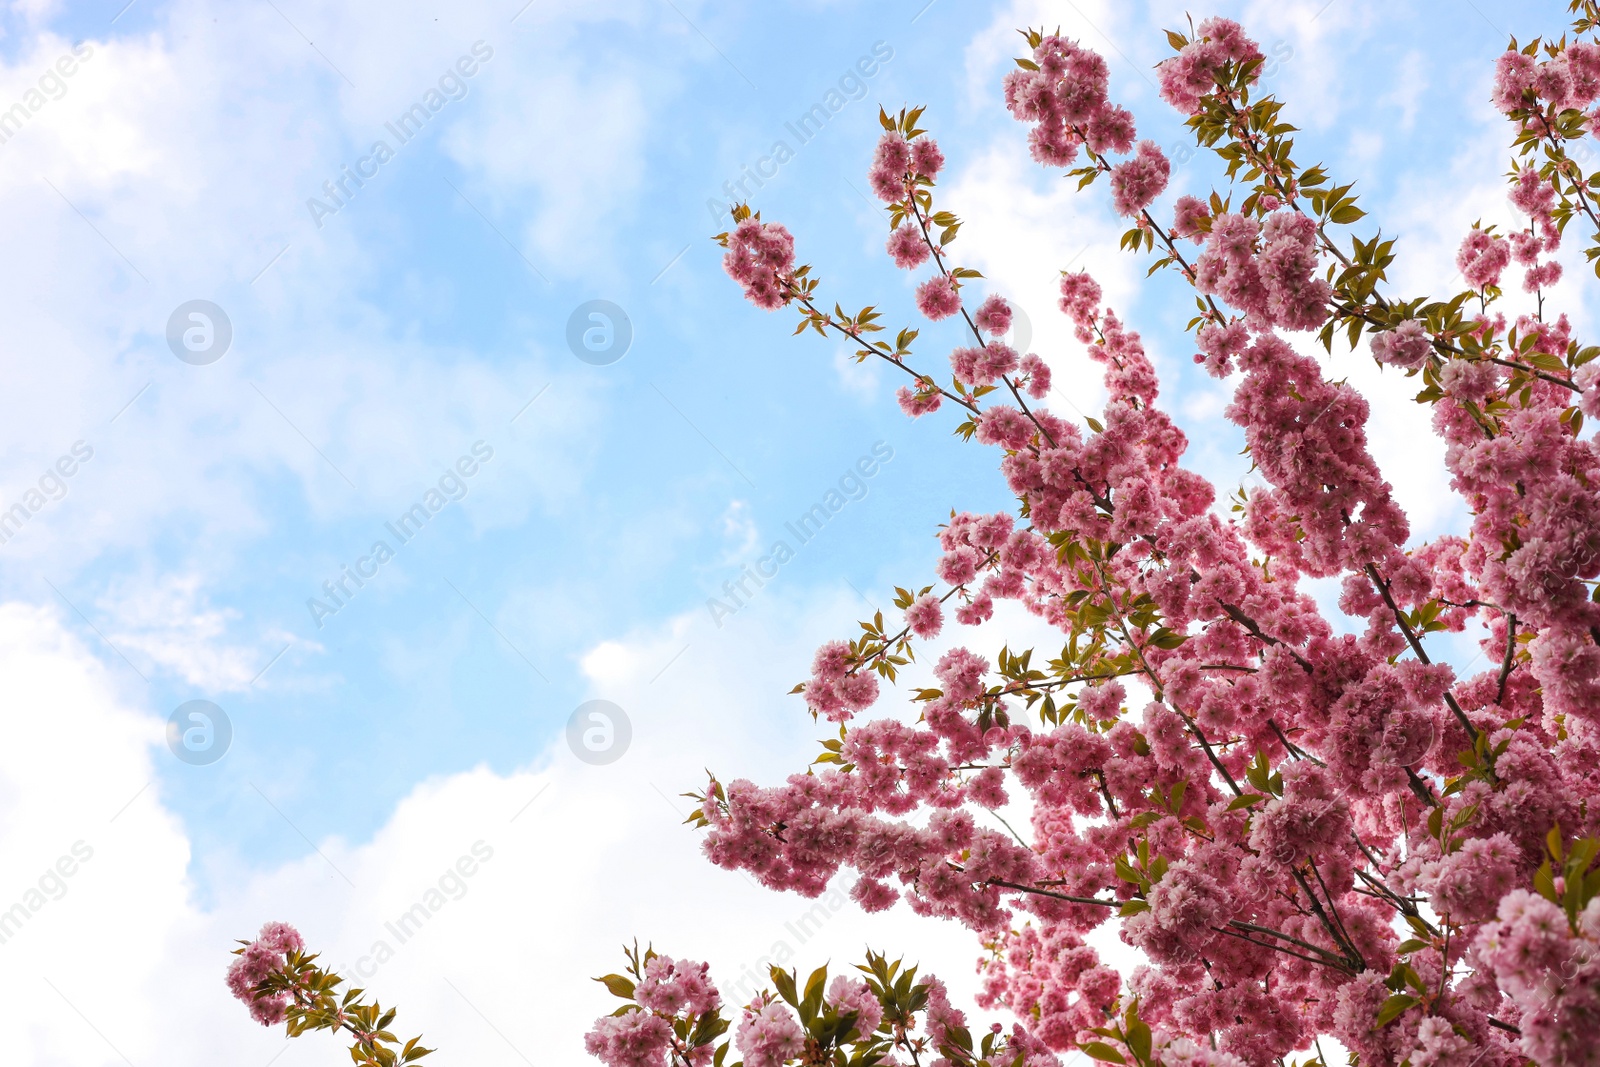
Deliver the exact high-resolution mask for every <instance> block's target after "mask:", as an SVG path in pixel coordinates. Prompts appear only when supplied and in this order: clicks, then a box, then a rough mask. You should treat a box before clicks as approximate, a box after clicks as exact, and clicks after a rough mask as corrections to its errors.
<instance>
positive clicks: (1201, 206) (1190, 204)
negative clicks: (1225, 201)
mask: <svg viewBox="0 0 1600 1067" xmlns="http://www.w3.org/2000/svg"><path fill="white" fill-rule="evenodd" d="M1172 216H1173V217H1172V232H1173V233H1175V234H1177V235H1178V236H1179V237H1187V238H1188V239H1189V240H1191V241H1193V242H1195V243H1196V244H1202V243H1204V242H1205V239H1206V234H1205V230H1204V229H1202V228H1201V227H1202V224H1203V223H1205V222H1208V221H1210V219H1211V209H1210V208H1209V207H1208V206H1207V205H1206V203H1205V201H1203V200H1200V199H1197V198H1195V197H1192V196H1180V197H1178V202H1177V203H1176V204H1174V205H1173V208H1172Z"/></svg>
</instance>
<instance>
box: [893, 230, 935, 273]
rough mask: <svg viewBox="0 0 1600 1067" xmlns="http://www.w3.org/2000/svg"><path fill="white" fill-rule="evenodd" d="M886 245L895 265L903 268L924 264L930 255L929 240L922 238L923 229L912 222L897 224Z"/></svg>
mask: <svg viewBox="0 0 1600 1067" xmlns="http://www.w3.org/2000/svg"><path fill="white" fill-rule="evenodd" d="M886 247H887V249H888V252H889V255H890V256H891V257H893V259H894V265H895V266H897V267H899V268H900V269H901V270H912V269H914V268H916V267H920V266H922V264H923V263H925V262H927V259H928V255H929V252H928V242H927V241H925V240H923V239H922V231H921V230H920V229H919V228H918V227H916V226H915V225H911V224H906V225H902V226H896V227H895V228H894V230H893V231H891V232H890V234H889V243H888V245H887V246H886Z"/></svg>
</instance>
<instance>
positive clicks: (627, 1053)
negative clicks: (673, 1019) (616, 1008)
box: [583, 1011, 672, 1067]
mask: <svg viewBox="0 0 1600 1067" xmlns="http://www.w3.org/2000/svg"><path fill="white" fill-rule="evenodd" d="M671 1040H672V1027H671V1026H670V1025H669V1024H668V1023H667V1021H666V1020H665V1019H662V1018H660V1017H658V1016H655V1015H652V1014H650V1013H649V1012H648V1011H630V1012H625V1013H624V1014H622V1015H607V1016H602V1017H601V1018H599V1019H596V1020H595V1021H594V1026H593V1027H592V1028H591V1029H590V1030H589V1032H588V1033H587V1034H586V1035H584V1038H583V1047H584V1049H585V1051H587V1052H588V1053H589V1055H591V1056H594V1057H596V1058H597V1059H599V1060H600V1061H601V1062H602V1063H604V1064H605V1065H606V1067H665V1064H666V1062H667V1048H668V1046H669V1044H670V1042H671Z"/></svg>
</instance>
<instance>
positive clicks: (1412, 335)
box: [1372, 319, 1433, 369]
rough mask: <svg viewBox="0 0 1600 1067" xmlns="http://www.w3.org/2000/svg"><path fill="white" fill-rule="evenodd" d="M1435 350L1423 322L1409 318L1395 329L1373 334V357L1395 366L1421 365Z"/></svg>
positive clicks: (1410, 366)
mask: <svg viewBox="0 0 1600 1067" xmlns="http://www.w3.org/2000/svg"><path fill="white" fill-rule="evenodd" d="M1432 352H1433V342H1432V341H1431V340H1430V339H1429V337H1428V334H1427V331H1426V330H1424V329H1423V327H1422V323H1420V322H1418V321H1417V320H1416V319H1407V320H1406V321H1404V322H1402V323H1401V324H1400V325H1398V326H1396V327H1395V328H1394V329H1393V330H1388V331H1386V332H1384V333H1377V334H1373V335H1372V358H1373V359H1375V360H1377V361H1378V362H1379V363H1388V364H1390V365H1391V366H1395V367H1405V368H1407V369H1409V368H1412V367H1420V366H1422V364H1423V362H1424V361H1426V360H1427V358H1428V356H1429V355H1430V354H1432Z"/></svg>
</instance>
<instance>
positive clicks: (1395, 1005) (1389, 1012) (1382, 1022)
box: [1372, 993, 1420, 1030]
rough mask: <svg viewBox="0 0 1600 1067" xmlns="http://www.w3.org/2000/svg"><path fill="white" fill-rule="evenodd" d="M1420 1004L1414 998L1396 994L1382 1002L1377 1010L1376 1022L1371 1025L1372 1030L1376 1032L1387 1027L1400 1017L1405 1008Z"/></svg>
mask: <svg viewBox="0 0 1600 1067" xmlns="http://www.w3.org/2000/svg"><path fill="white" fill-rule="evenodd" d="M1418 1003H1420V1002H1419V1001H1418V1000H1417V998H1416V997H1413V996H1407V995H1406V994H1405V993H1396V994H1395V995H1394V996H1392V997H1390V998H1389V999H1388V1000H1386V1001H1384V1002H1383V1007H1381V1008H1379V1009H1378V1021H1377V1022H1376V1023H1374V1024H1373V1027H1372V1028H1373V1029H1374V1030H1378V1029H1381V1028H1382V1027H1385V1026H1388V1025H1389V1024H1390V1023H1392V1022H1394V1021H1395V1020H1396V1019H1398V1018H1399V1017H1400V1013H1401V1012H1403V1011H1405V1010H1406V1009H1407V1008H1411V1007H1415V1006H1416V1005H1417V1004H1418Z"/></svg>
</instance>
